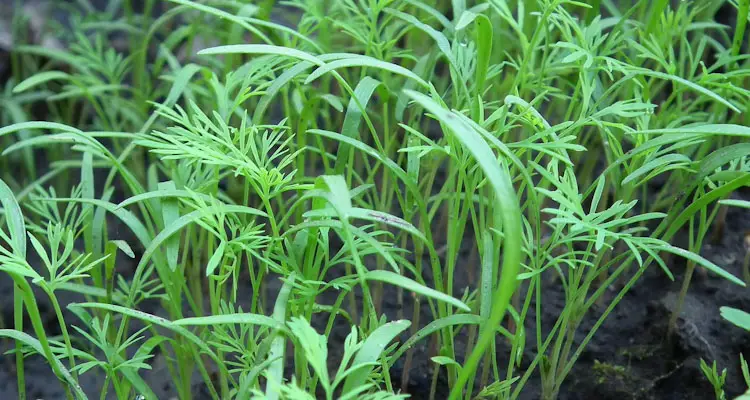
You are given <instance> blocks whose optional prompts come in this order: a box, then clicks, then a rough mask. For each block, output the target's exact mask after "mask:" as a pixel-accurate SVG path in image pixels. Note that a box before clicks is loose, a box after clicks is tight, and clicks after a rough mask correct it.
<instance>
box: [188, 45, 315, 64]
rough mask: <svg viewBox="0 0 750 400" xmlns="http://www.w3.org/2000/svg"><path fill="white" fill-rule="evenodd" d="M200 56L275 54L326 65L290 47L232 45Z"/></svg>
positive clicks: (207, 51) (205, 50) (208, 51)
mask: <svg viewBox="0 0 750 400" xmlns="http://www.w3.org/2000/svg"><path fill="white" fill-rule="evenodd" d="M198 54H199V55H210V54H275V55H278V56H284V57H289V58H296V59H298V60H302V61H307V62H310V63H312V64H315V65H318V66H323V65H325V62H323V60H321V59H319V58H318V57H316V56H314V55H312V54H310V53H307V52H304V51H301V50H297V49H291V48H289V47H281V46H273V45H269V44H232V45H227V46H217V47H211V48H208V49H204V50H201V51H199V52H198Z"/></svg>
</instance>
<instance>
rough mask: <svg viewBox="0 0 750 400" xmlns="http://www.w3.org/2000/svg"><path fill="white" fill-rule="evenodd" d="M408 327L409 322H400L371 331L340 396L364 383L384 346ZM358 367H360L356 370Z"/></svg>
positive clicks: (390, 323) (355, 359)
mask: <svg viewBox="0 0 750 400" xmlns="http://www.w3.org/2000/svg"><path fill="white" fill-rule="evenodd" d="M410 325H411V322H409V321H406V320H401V321H395V322H389V323H387V324H385V325H383V326H381V327H379V328H378V329H375V330H374V331H372V333H371V334H370V336H368V337H367V339H365V341H364V343H363V344H362V347H361V348H360V349H359V351H358V352H357V355H356V356H355V357H354V361H352V369H354V368H356V369H355V370H353V371H352V372H351V373H350V374H349V376H347V378H346V381H345V382H344V389H343V390H342V392H341V393H342V395H346V394H347V393H349V392H351V391H352V390H355V389H356V388H358V387H360V386H362V385H363V384H364V383H365V381H366V380H367V377H368V376H369V375H370V372H372V369H373V365H372V363H375V362H376V361H378V359H379V358H380V354H381V353H382V352H383V350H385V346H386V345H387V344H388V343H390V342H391V341H392V340H393V339H394V338H396V336H398V335H399V334H400V333H401V332H403V331H405V330H406V329H407V328H409V326H410ZM359 366H362V367H361V368H358V367H359Z"/></svg>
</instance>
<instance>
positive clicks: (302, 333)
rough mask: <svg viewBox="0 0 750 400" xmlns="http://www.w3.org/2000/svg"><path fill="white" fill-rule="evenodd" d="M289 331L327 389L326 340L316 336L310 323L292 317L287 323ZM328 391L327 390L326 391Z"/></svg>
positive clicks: (322, 336)
mask: <svg viewBox="0 0 750 400" xmlns="http://www.w3.org/2000/svg"><path fill="white" fill-rule="evenodd" d="M287 325H288V326H289V330H290V331H291V332H292V335H294V336H295V337H296V338H297V341H298V342H299V346H300V347H302V351H304V353H305V358H306V360H307V362H308V363H309V364H310V366H312V369H313V370H314V371H315V374H317V376H318V379H320V381H321V383H322V384H323V385H324V386H325V387H328V386H330V383H329V382H330V379H329V378H328V366H327V365H326V361H327V360H328V347H327V346H328V340H327V338H326V337H325V336H324V335H320V334H318V332H316V331H315V329H314V328H313V327H312V326H310V323H309V322H308V321H307V320H305V319H304V318H300V317H293V318H292V320H291V321H290V322H287ZM326 390H328V388H327V389H326Z"/></svg>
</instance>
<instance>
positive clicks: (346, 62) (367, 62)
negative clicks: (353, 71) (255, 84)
mask: <svg viewBox="0 0 750 400" xmlns="http://www.w3.org/2000/svg"><path fill="white" fill-rule="evenodd" d="M346 67H363V68H364V67H370V68H378V69H382V70H384V71H388V72H391V73H393V74H396V75H402V76H404V77H407V78H409V79H411V80H413V81H415V82H417V83H419V84H420V85H422V86H424V87H428V84H427V82H425V81H424V79H422V78H420V77H419V76H417V75H416V74H415V73H413V72H411V71H409V70H408V69H406V68H404V67H402V66H400V65H396V64H391V63H389V62H385V61H381V60H378V59H377V58H372V57H368V56H362V55H352V56H351V57H348V58H344V59H341V60H336V61H331V62H329V63H326V64H325V65H322V66H320V67H318V69H316V70H315V71H313V73H312V74H310V76H308V77H307V79H306V80H305V84H306V85H307V84H309V83H311V82H312V81H314V80H316V79H318V78H320V77H321V76H322V75H324V74H326V73H328V72H330V71H333V70H336V69H338V68H346Z"/></svg>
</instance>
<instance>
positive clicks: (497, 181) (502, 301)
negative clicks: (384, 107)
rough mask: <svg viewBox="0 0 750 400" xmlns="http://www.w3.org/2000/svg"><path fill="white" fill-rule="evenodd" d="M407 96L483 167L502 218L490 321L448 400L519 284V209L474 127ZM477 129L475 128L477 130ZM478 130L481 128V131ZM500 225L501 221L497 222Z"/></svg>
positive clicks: (464, 379)
mask: <svg viewBox="0 0 750 400" xmlns="http://www.w3.org/2000/svg"><path fill="white" fill-rule="evenodd" d="M407 94H408V95H409V97H411V98H412V99H414V100H415V101H416V102H417V103H419V105H421V106H422V107H424V108H425V109H426V110H427V111H429V112H430V113H431V114H432V115H434V116H435V117H436V118H437V119H438V120H439V121H440V122H441V123H442V124H443V126H444V128H443V129H444V130H445V128H448V130H449V131H451V132H452V134H453V136H454V137H455V138H456V139H457V140H458V141H459V142H460V143H461V145H462V146H463V147H464V148H465V149H466V150H468V151H469V152H470V153H471V155H472V156H474V159H475V160H476V162H477V164H479V166H480V167H481V168H482V171H483V172H484V175H485V178H487V180H488V181H489V183H490V186H491V187H492V189H493V190H494V195H495V202H497V206H498V207H499V210H500V215H501V216H502V225H501V227H502V232H503V237H504V243H503V263H502V265H503V268H502V273H501V276H500V283H499V285H498V287H497V288H496V290H495V294H494V296H493V302H492V303H493V307H492V312H491V314H490V318H489V319H488V321H487V323H486V324H485V325H484V326H482V328H481V333H480V336H479V340H478V341H477V345H476V347H475V348H474V350H473V351H472V353H471V354H470V356H469V357H468V359H467V361H466V363H465V364H464V367H463V369H462V371H461V374H460V375H459V380H458V381H457V382H456V385H454V386H453V389H452V391H451V399H455V398H457V397H458V396H459V394H460V393H461V391H462V390H463V387H464V385H466V382H467V381H468V379H469V377H470V376H472V374H474V371H475V370H476V368H477V366H478V364H479V360H480V359H481V358H482V356H483V354H484V352H485V351H486V350H487V348H488V347H489V345H490V342H491V341H493V340H494V337H495V332H496V328H495V327H496V326H497V325H499V324H500V321H501V320H502V319H503V317H504V316H505V312H506V311H507V308H508V305H509V304H510V298H511V296H513V293H514V292H515V290H516V287H517V285H518V281H517V278H518V272H519V271H520V269H521V252H522V249H523V247H524V245H523V241H522V237H523V230H522V228H521V209H520V206H519V204H518V199H517V196H516V192H515V188H514V187H513V183H512V181H511V178H510V176H509V172H508V171H507V169H506V170H503V169H502V168H500V165H501V163H500V162H498V159H497V157H496V156H495V154H493V153H492V150H490V147H489V146H488V145H487V142H485V140H484V139H483V138H482V136H481V135H480V134H479V133H478V132H477V131H476V130H475V127H474V126H472V125H471V124H469V123H467V122H466V121H465V120H464V119H463V118H465V117H463V116H462V115H460V114H456V113H453V112H450V111H448V110H446V109H445V108H443V107H441V106H440V105H439V104H437V103H436V102H435V101H434V100H432V99H431V98H429V97H427V96H425V95H424V94H421V93H417V92H413V91H409V92H407ZM477 128H478V127H477ZM480 129H481V128H480ZM498 222H500V221H498Z"/></svg>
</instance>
